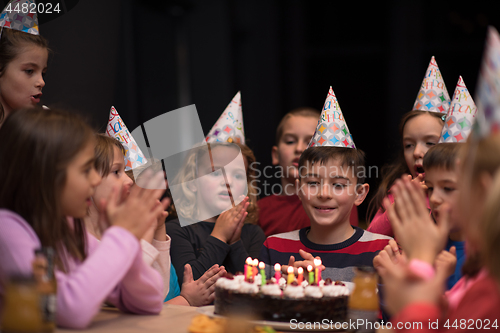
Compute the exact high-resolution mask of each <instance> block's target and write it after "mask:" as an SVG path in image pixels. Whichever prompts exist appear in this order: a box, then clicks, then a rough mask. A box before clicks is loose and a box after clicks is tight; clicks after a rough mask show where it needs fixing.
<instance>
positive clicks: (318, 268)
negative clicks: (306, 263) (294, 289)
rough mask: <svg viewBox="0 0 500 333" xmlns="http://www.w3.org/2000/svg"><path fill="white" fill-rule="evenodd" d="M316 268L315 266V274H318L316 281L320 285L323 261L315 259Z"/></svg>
mask: <svg viewBox="0 0 500 333" xmlns="http://www.w3.org/2000/svg"><path fill="white" fill-rule="evenodd" d="M314 266H315V273H316V278H315V281H314V282H316V283H317V284H319V281H321V267H320V266H321V259H314Z"/></svg>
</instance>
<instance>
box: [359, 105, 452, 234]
mask: <svg viewBox="0 0 500 333" xmlns="http://www.w3.org/2000/svg"><path fill="white" fill-rule="evenodd" d="M443 124H444V116H443V114H440V113H437V112H431V111H420V110H412V111H410V112H408V113H406V114H405V115H404V116H403V119H402V120H401V124H400V126H399V132H400V135H401V139H402V142H403V150H402V154H400V155H399V158H398V160H397V162H396V163H394V164H392V165H390V166H388V167H387V169H385V170H383V173H384V176H383V179H382V182H381V183H380V185H379V188H378V190H377V192H376V193H375V195H374V197H373V198H372V200H371V201H370V204H369V207H368V221H369V220H370V219H371V222H370V225H369V227H368V229H367V230H368V231H371V232H374V233H379V234H383V235H387V236H391V237H394V233H393V231H392V228H391V224H390V222H389V220H388V218H387V214H386V212H385V210H384V209H383V206H382V201H383V199H384V198H385V197H388V198H389V200H391V202H393V201H394V199H393V196H392V194H391V193H390V189H391V187H392V185H393V184H394V181H395V180H396V179H398V178H400V177H401V176H402V175H405V174H408V175H411V178H412V179H414V180H415V181H417V182H422V181H423V180H424V177H425V173H424V169H423V158H424V155H425V153H426V152H427V150H429V148H430V147H432V146H434V145H436V144H437V143H438V141H439V137H440V136H441V130H442V128H443ZM375 213H376V214H375ZM374 214H375V215H374Z"/></svg>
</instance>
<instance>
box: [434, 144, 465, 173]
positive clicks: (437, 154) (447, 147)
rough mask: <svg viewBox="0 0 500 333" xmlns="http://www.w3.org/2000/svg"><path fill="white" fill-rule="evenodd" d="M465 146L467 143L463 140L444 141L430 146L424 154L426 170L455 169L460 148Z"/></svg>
mask: <svg viewBox="0 0 500 333" xmlns="http://www.w3.org/2000/svg"><path fill="white" fill-rule="evenodd" d="M464 146H465V143H462V142H443V143H440V144H437V145H435V146H433V147H431V148H429V150H428V151H427V153H426V154H425V156H424V170H425V171H427V170H429V169H434V168H443V169H445V170H449V171H451V170H455V166H456V164H457V160H458V157H459V154H460V150H461V149H463V148H464Z"/></svg>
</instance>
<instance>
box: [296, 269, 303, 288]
mask: <svg viewBox="0 0 500 333" xmlns="http://www.w3.org/2000/svg"><path fill="white" fill-rule="evenodd" d="M297 271H298V273H299V276H298V277H297V283H298V284H301V283H302V281H303V280H304V269H303V268H302V267H299V268H298V269H297Z"/></svg>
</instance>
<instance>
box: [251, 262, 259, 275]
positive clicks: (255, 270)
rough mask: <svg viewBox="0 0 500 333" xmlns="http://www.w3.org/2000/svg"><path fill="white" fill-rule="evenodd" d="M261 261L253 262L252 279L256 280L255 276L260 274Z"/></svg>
mask: <svg viewBox="0 0 500 333" xmlns="http://www.w3.org/2000/svg"><path fill="white" fill-rule="evenodd" d="M258 267H259V259H254V260H253V267H252V268H253V272H252V278H253V279H254V280H255V276H256V275H257V274H258V273H259V268H258Z"/></svg>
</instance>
